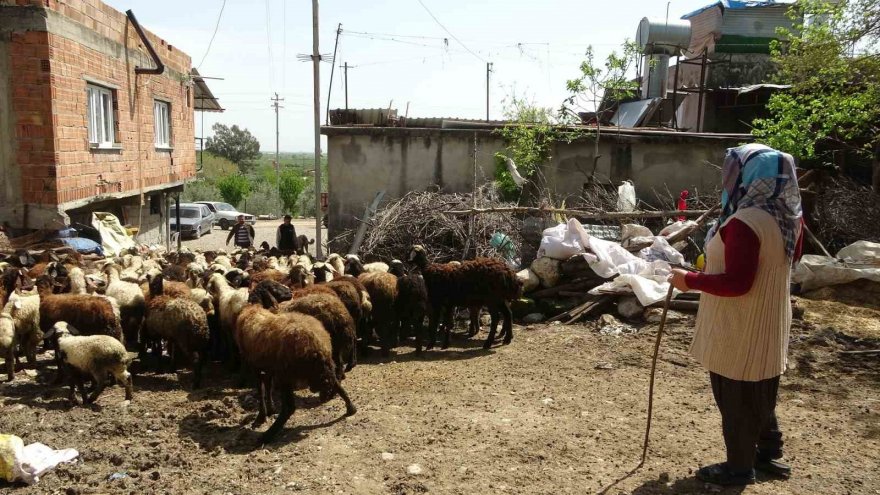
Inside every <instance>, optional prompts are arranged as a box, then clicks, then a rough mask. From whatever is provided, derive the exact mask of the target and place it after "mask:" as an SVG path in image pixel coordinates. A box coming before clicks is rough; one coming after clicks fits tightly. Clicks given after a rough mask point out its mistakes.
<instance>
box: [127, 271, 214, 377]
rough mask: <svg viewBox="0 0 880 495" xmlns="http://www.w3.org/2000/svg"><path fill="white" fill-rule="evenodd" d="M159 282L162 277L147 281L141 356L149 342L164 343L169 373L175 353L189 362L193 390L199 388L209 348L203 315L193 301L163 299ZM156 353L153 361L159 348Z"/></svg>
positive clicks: (163, 295)
mask: <svg viewBox="0 0 880 495" xmlns="http://www.w3.org/2000/svg"><path fill="white" fill-rule="evenodd" d="M163 282H164V281H163V276H162V275H156V276H155V277H153V279H152V280H150V300H149V301H148V302H147V312H146V318H145V319H144V325H143V332H142V334H141V354H142V356H143V355H145V354H146V345H147V344H148V343H149V342H151V341H152V342H155V341H161V340H167V341H168V342H169V348H170V349H171V365H172V369H173V368H174V364H175V363H174V361H175V360H176V359H175V358H176V356H177V354H176V351H178V350H179V351H180V352H182V353H183V354H184V355H186V356H187V357H189V358H190V359H192V361H193V388H199V387H200V386H201V382H202V368H203V367H204V364H205V359H206V356H205V354H206V352H207V350H208V345H209V335H210V334H209V331H208V317H207V314H206V313H205V310H204V309H203V308H202V307H201V306H199V305H198V303H196V302H195V301H192V300H190V299H188V298H175V297H172V296H168V295H166V294H165V293H164V290H163ZM156 349H158V351H159V352H157V358H161V349H162V347H161V344H160V345H159V346H158V347H156Z"/></svg>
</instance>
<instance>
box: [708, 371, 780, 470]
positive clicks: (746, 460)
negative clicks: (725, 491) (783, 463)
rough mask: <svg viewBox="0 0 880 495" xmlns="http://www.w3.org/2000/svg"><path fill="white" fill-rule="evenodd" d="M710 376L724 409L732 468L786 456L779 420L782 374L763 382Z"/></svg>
mask: <svg viewBox="0 0 880 495" xmlns="http://www.w3.org/2000/svg"><path fill="white" fill-rule="evenodd" d="M709 377H710V378H711V380H712V393H713V394H714V395H715V403H716V404H717V405H718V410H719V411H721V425H722V429H723V430H724V445H725V446H726V447H727V465H728V467H730V468H731V469H732V470H735V471H748V470H750V469H752V468H753V467H754V465H755V458H756V456H757V457H758V458H759V459H763V460H770V459H779V458H780V457H782V443H783V442H782V432H781V431H779V424H778V423H777V421H776V394H777V392H778V391H779V377H778V376H777V377H775V378H768V379H767V380H761V381H759V382H745V381H740V380H731V379H730V378H725V377H723V376H721V375H718V374H715V373H709Z"/></svg>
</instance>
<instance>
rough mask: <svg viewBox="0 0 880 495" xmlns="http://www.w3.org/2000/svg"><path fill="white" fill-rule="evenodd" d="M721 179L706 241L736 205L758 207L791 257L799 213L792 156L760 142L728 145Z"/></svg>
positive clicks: (798, 198)
mask: <svg viewBox="0 0 880 495" xmlns="http://www.w3.org/2000/svg"><path fill="white" fill-rule="evenodd" d="M721 180H722V187H723V189H724V191H723V192H722V194H721V219H720V220H718V223H717V224H716V225H715V227H713V228H712V230H710V231H709V235H708V236H707V237H706V242H707V243H708V242H709V240H710V239H712V237H713V236H714V235H715V234H716V233H717V232H718V229H720V228H721V226H722V225H724V222H725V221H727V219H728V218H730V216H731V215H733V214H734V213H736V212H737V211H739V210H740V209H742V208H760V209H762V210H764V211H766V212H767V213H769V214H771V215H773V218H775V219H776V223H777V224H778V225H779V230H780V231H781V232H782V239H783V243H784V245H785V254H786V255H787V256H788V258H789V259H791V258H792V257H793V256H794V251H795V245H796V244H797V237H798V235H799V233H800V224H801V216H802V215H803V211H802V210H801V193H800V189H798V183H797V173H796V171H795V165H794V158H792V156H791V155H789V154H788V153H783V152H781V151H777V150H774V149H773V148H770V147H768V146H764V145H763V144H747V145H744V146H740V147H738V148H730V149H728V150H727V156H726V157H725V159H724V166H723V168H722V171H721Z"/></svg>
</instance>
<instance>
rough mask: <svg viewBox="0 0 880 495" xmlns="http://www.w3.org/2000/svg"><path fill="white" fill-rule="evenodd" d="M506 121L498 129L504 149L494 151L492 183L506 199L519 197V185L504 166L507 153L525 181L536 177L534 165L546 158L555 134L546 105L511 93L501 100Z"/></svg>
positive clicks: (552, 117) (535, 166)
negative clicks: (497, 151)
mask: <svg viewBox="0 0 880 495" xmlns="http://www.w3.org/2000/svg"><path fill="white" fill-rule="evenodd" d="M504 105H505V106H504V117H505V119H506V120H507V121H508V124H507V125H505V126H504V127H503V128H502V129H500V130H499V131H498V132H499V134H501V136H502V137H503V138H504V140H505V142H506V144H507V150H506V151H505V152H504V153H497V154H496V155H495V186H496V187H497V189H498V192H499V193H500V194H501V197H502V199H504V200H506V201H516V200H517V199H518V198H519V197H520V186H518V185H517V184H516V182H514V180H513V177H512V175H511V173H510V171H509V169H508V168H507V162H506V158H507V157H509V158H510V159H511V160H513V163H514V165H516V168H517V171H518V172H519V174H520V175H521V176H522V177H523V178H525V179H526V180H529V181H534V180H535V179H536V177H535V175H536V172H537V170H538V166H539V165H541V164H543V163H545V162H546V161H547V160H549V159H550V150H551V149H552V146H553V142H554V140H555V139H556V138H557V137H558V136H557V129H556V128H555V127H554V125H555V124H556V121H555V119H554V116H553V112H552V111H551V110H550V109H549V108H543V107H539V106H537V105H535V104H534V102H532V101H529V100H527V99H525V98H521V97H517V96H516V95H513V96H511V97H510V98H509V99H505V102H504Z"/></svg>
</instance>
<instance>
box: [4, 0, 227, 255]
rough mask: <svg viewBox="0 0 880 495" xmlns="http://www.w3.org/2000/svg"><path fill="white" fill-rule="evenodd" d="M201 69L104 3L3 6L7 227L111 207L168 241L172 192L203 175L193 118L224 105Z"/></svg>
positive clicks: (18, 1)
mask: <svg viewBox="0 0 880 495" xmlns="http://www.w3.org/2000/svg"><path fill="white" fill-rule="evenodd" d="M151 50H152V51H153V52H154V54H151V53H150V52H151ZM193 73H194V71H193V70H192V65H191V59H190V57H189V55H187V54H186V53H183V52H182V51H180V50H178V49H177V48H176V47H175V46H173V45H172V44H171V43H169V42H167V41H165V40H163V39H161V38H159V37H158V36H156V35H154V34H152V33H150V32H149V31H147V30H146V29H142V28H141V27H140V26H139V25H138V24H137V21H136V19H135V18H134V16H133V15H126V14H125V13H122V12H119V11H117V10H114V9H113V8H111V7H109V6H107V5H105V4H104V3H102V2H101V1H99V0H65V1H59V0H0V173H2V176H3V185H2V187H0V221H2V222H4V223H5V224H6V225H7V226H9V227H13V228H42V227H51V226H57V225H59V224H67V223H70V221H71V220H73V221H79V222H83V223H89V221H88V217H89V216H90V213H91V212H92V211H109V212H111V213H114V214H116V215H117V216H118V217H120V220H121V221H122V222H123V223H124V224H128V225H132V226H139V227H140V230H141V233H142V238H141V239H140V240H142V241H144V242H157V241H159V240H161V238H162V235H163V233H160V225H162V224H163V222H162V221H161V218H162V216H161V213H162V212H164V210H165V204H166V200H167V198H168V196H169V195H170V194H173V193H175V192H179V191H180V190H182V188H183V184H184V181H186V180H187V179H188V178H192V177H194V176H195V174H196V156H195V149H194V148H195V141H194V135H193V133H194V125H193V112H194V111H195V110H199V109H204V108H205V107H206V106H207V107H209V108H208V110H219V109H220V108H219V106H218V105H217V104H216V101H215V100H214V99H213V96H212V95H210V92H209V91H208V90H207V87H206V86H205V85H204V81H203V80H201V79H200V78H198V77H197V76H196V77H194V76H193ZM206 92H207V94H206Z"/></svg>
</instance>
